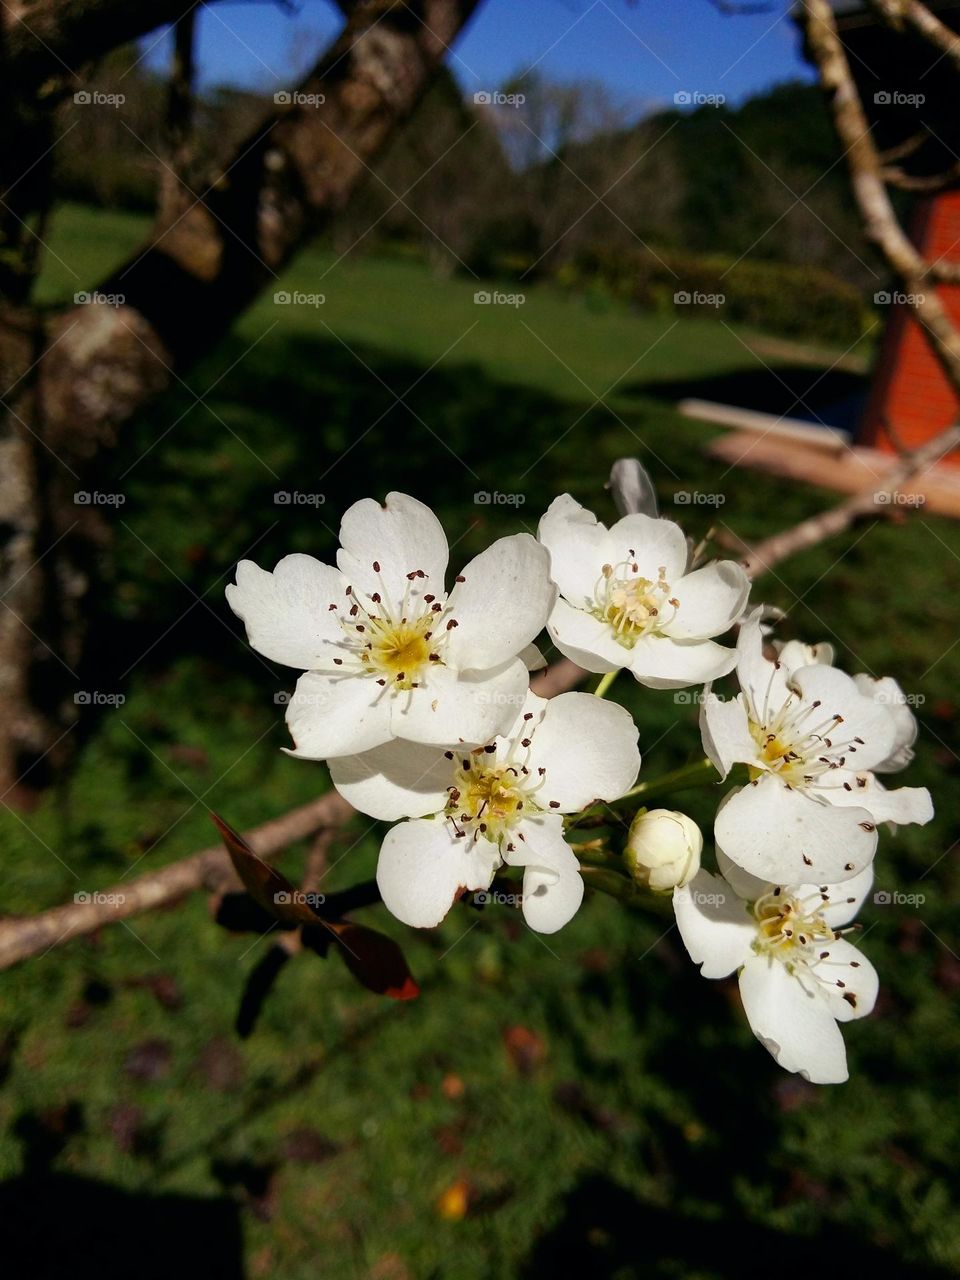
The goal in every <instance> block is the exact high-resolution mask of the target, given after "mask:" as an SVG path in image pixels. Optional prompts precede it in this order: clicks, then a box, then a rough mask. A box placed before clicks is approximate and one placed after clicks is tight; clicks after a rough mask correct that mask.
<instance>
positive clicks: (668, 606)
mask: <svg viewBox="0 0 960 1280" xmlns="http://www.w3.org/2000/svg"><path fill="white" fill-rule="evenodd" d="M633 556H634V552H632V551H631V552H630V559H628V560H624V561H623V562H622V563H620V564H617V565H612V564H605V565H604V566H603V569H602V570H601V574H600V578H599V579H598V581H597V585H596V587H595V589H594V600H595V606H594V609H593V614H594V617H596V618H599V619H600V620H601V621H602V622H606V623H608V624H609V626H610V627H611V628H612V630H613V634H614V639H616V640H617V641H619V643H620V644H622V645H623V646H624V648H625V649H632V648H633V646H634V645H635V644H636V643H637V641H638V640H639V639H640V637H641V636H645V635H649V634H651V633H652V632H654V631H657V630H658V629H659V628H660V627H662V626H663V624H664V622H666V621H667V620H668V619H669V618H671V617H672V616H673V611H675V610H676V609H677V608H678V607H679V603H680V602H679V601H678V600H676V599H673V598H672V597H671V596H670V585H669V583H668V582H667V581H666V579H665V578H664V573H665V569H663V568H661V569H660V570H659V571H658V577H657V580H656V581H655V582H654V581H651V579H650V578H645V577H643V575H642V574H641V573H640V566H639V565H638V564H637V563H636V561H635V560H634V559H633Z"/></svg>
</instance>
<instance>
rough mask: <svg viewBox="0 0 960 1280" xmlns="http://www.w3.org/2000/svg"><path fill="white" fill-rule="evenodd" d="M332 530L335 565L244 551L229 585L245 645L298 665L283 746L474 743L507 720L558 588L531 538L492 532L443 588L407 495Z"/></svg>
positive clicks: (419, 508)
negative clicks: (257, 560)
mask: <svg viewBox="0 0 960 1280" xmlns="http://www.w3.org/2000/svg"><path fill="white" fill-rule="evenodd" d="M340 542H341V547H340V550H339V552H338V553H337V567H336V568H334V567H333V566H332V565H326V564H322V563H321V562H320V561H319V560H315V559H314V558H313V557H312V556H308V555H289V556H285V557H284V559H282V560H281V561H280V563H279V564H278V565H277V566H276V568H275V569H274V571H273V572H272V573H268V572H266V571H264V570H263V569H260V568H258V566H257V565H255V564H254V563H252V561H249V560H244V561H242V562H241V563H240V564H239V565H238V566H237V582H236V585H235V586H233V585H231V586H229V587H227V600H228V601H229V603H230V607H231V608H232V609H233V611H234V613H236V614H237V615H238V616H239V617H240V618H242V619H243V621H244V623H245V624H246V628H247V636H248V638H249V640H250V643H251V644H252V645H253V647H254V648H255V649H257V650H258V651H259V652H260V653H262V654H263V655H264V656H265V657H267V658H271V659H272V660H273V661H275V662H280V663H283V664H284V665H285V666H289V667H297V668H299V669H301V670H303V671H305V672H306V674H305V675H303V676H301V677H300V679H299V681H298V683H297V688H296V692H295V694H294V695H293V697H292V698H291V699H290V702H289V704H288V706H287V724H288V726H289V728H290V732H291V734H292V736H293V739H294V743H295V747H294V750H293V751H292V752H291V754H293V755H296V756H301V757H305V758H307V759H326V758H328V757H331V756H341V755H351V754H354V753H356V752H358V751H365V750H368V749H369V748H371V747H375V746H377V745H378V744H380V743H383V742H387V741H390V740H391V739H393V738H405V739H408V740H410V741H412V742H426V743H437V744H454V743H459V742H466V743H470V744H473V743H477V742H485V741H487V740H488V739H489V738H490V737H492V736H493V735H495V734H497V733H500V732H502V731H503V730H504V729H506V728H507V727H508V726H509V725H510V723H511V722H512V720H513V718H514V716H515V714H516V708H517V706H518V705H519V703H520V702H521V701H522V699H523V696H524V693H525V691H526V688H527V684H528V675H527V667H526V664H525V661H524V659H529V661H530V664H531V665H537V664H538V663H539V662H542V659H540V656H539V654H538V653H537V651H536V649H535V648H533V645H532V641H533V640H534V638H535V637H536V636H537V635H538V633H539V632H540V631H541V630H542V629H543V626H544V624H545V622H546V620H547V617H548V615H549V613H550V610H551V609H552V607H553V604H554V601H555V599H556V588H555V587H554V585H553V583H552V582H551V580H550V576H549V557H548V555H547V553H546V552H545V551H544V549H543V548H542V547H541V546H540V545H539V543H538V542H537V541H536V539H534V538H533V537H531V536H530V534H527V533H520V534H515V535H513V536H512V537H507V538H501V539H500V540H499V541H497V542H494V543H493V544H492V545H491V546H489V547H488V548H487V549H486V550H485V551H482V552H481V553H480V554H479V555H478V556H476V558H475V559H474V560H472V561H471V562H470V563H469V564H468V565H467V567H466V568H465V569H464V570H463V572H462V573H461V574H460V575H459V576H458V577H457V580H456V583H455V585H454V587H453V589H452V590H451V591H450V593H449V594H448V593H447V590H446V586H445V582H444V578H445V573H446V569H447V557H448V551H447V539H446V537H445V535H444V532H443V529H442V527H441V525H440V522H439V521H438V520H437V518H436V516H435V515H434V514H433V512H432V511H431V510H430V509H429V507H425V506H424V505H423V503H421V502H417V501H416V499H414V498H410V497H407V496H406V495H405V494H402V493H391V494H389V495H388V497H387V500H386V503H385V504H384V505H383V506H381V505H380V504H379V503H378V502H375V501H373V499H370V498H365V499H363V500H362V501H360V502H357V503H355V504H354V505H353V506H352V507H350V509H349V510H348V511H347V512H346V514H345V515H344V517H343V521H342V524H341V527H340Z"/></svg>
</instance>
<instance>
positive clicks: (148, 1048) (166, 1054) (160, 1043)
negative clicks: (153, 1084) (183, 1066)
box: [123, 1039, 173, 1080]
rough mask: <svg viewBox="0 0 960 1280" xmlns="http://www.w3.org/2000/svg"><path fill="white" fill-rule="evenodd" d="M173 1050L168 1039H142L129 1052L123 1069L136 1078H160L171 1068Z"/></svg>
mask: <svg viewBox="0 0 960 1280" xmlns="http://www.w3.org/2000/svg"><path fill="white" fill-rule="evenodd" d="M172 1060H173V1050H172V1049H171V1047H170V1045H169V1043H168V1042H167V1041H166V1040H157V1039H154V1040H142V1041H141V1042H140V1044H138V1045H135V1046H134V1048H133V1049H131V1050H130V1052H129V1053H128V1054H127V1057H126V1060H125V1061H124V1064H123V1069H124V1071H125V1072H126V1073H127V1075H128V1076H133V1078H134V1080H159V1079H160V1077H161V1076H165V1075H166V1074H167V1072H168V1071H169V1070H170V1063H171V1061H172Z"/></svg>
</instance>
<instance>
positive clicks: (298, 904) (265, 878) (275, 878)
mask: <svg viewBox="0 0 960 1280" xmlns="http://www.w3.org/2000/svg"><path fill="white" fill-rule="evenodd" d="M210 818H211V820H212V821H213V824H214V826H215V827H216V828H217V830H218V831H219V832H220V836H221V839H222V840H223V843H224V845H225V846H226V850H227V853H229V855H230V861H231V862H232V863H233V866H234V869H235V870H236V873H237V875H238V876H239V877H240V879H241V880H242V881H243V887H244V888H245V889H246V891H247V892H248V893H249V894H250V897H251V898H253V900H254V901H255V902H256V903H257V904H258V906H261V907H263V909H264V911H269V912H270V914H271V915H272V916H273V917H274V918H275V919H276V920H279V921H280V922H281V924H286V925H291V926H292V925H298V924H316V922H317V916H316V913H315V912H314V911H312V910H311V908H310V907H309V906H308V905H307V903H306V902H305V901H304V899H303V896H302V895H301V894H300V892H299V890H297V889H296V888H295V887H294V885H292V884H291V883H290V881H289V880H288V879H287V877H286V876H284V875H281V874H280V872H279V871H277V869H276V868H275V867H271V866H270V865H269V864H268V863H266V862H264V861H263V859H262V858H258V857H257V855H256V854H255V853H254V852H253V850H252V849H251V848H250V846H249V845H248V844H247V842H246V840H244V838H243V836H240V835H238V834H237V833H236V831H234V830H233V828H232V827H229V826H228V825H227V824H226V823H225V822H224V821H223V819H222V818H221V817H219V816H218V815H217V814H215V813H211V814H210Z"/></svg>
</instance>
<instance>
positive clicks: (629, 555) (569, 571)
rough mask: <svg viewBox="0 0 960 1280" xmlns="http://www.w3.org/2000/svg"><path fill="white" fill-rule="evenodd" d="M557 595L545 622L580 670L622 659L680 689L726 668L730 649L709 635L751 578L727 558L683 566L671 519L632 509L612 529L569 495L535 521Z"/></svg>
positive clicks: (643, 678) (741, 603)
mask: <svg viewBox="0 0 960 1280" xmlns="http://www.w3.org/2000/svg"><path fill="white" fill-rule="evenodd" d="M539 536H540V541H541V542H542V543H543V545H544V546H545V547H546V548H547V549H548V550H549V552H550V566H551V573H552V575H553V578H554V581H555V582H556V583H557V585H558V587H559V588H560V595H561V599H560V600H558V601H557V604H556V607H555V608H554V610H553V613H552V615H551V617H550V621H549V623H548V630H549V632H550V635H551V637H552V639H553V642H554V643H555V644H556V646H557V648H558V649H560V651H561V652H562V653H564V654H566V656H567V657H568V658H572V659H573V661H574V662H577V663H579V664H580V666H582V667H586V669H587V670H588V671H616V670H618V669H619V668H620V667H626V668H627V669H628V670H629V671H630V672H631V673H632V674H633V675H634V676H635V677H636V679H637V680H639V681H640V683H641V684H645V685H648V686H649V687H650V688H654V689H679V688H682V687H683V686H684V685H689V684H703V683H705V682H707V681H709V680H714V679H717V678H718V677H719V676H722V675H725V674H726V673H727V672H728V671H730V670H731V669H732V667H733V664H734V662H735V661H736V656H735V654H734V651H733V650H731V649H725V648H723V647H722V646H721V645H719V644H717V643H716V642H715V641H714V640H713V639H711V637H712V636H718V635H722V634H723V632H725V631H728V630H729V629H730V627H731V626H732V625H733V624H734V622H736V620H737V619H738V618H739V617H740V615H741V614H742V612H743V609H744V607H745V605H746V600H747V594H748V592H749V590H750V583H749V580H748V579H747V575H746V574H745V573H744V571H743V569H742V568H741V567H740V566H739V565H738V564H735V563H734V562H733V561H732V560H721V561H716V562H715V563H713V564H708V565H706V566H705V567H704V568H702V569H696V570H694V571H693V572H692V573H690V572H688V571H687V563H688V560H689V548H688V546H687V540H686V538H685V537H684V535H683V531H682V530H681V529H680V527H679V525H676V524H674V523H673V522H672V521H670V520H656V519H653V518H652V517H651V516H647V515H642V514H640V513H636V514H633V515H627V516H624V517H623V519H622V520H618V521H617V523H616V524H615V525H614V526H613V527H612V528H611V529H607V528H606V526H605V525H602V524H600V523H599V522H598V520H597V518H596V516H595V515H593V514H592V512H590V511H586V510H585V509H584V508H583V507H581V505H580V503H579V502H576V501H575V500H574V499H573V498H571V497H570V495H569V494H562V495H561V496H560V497H559V498H555V499H554V501H553V502H552V503H551V504H550V507H549V509H548V510H547V512H546V514H545V515H544V517H543V518H542V520H541V521H540V529H539Z"/></svg>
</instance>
